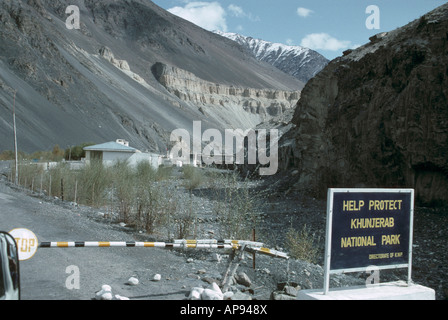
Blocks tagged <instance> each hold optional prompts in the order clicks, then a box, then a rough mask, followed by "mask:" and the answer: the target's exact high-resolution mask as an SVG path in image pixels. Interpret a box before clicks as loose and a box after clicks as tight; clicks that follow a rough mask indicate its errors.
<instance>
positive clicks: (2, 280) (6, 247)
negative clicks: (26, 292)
mask: <svg viewBox="0 0 448 320" xmlns="http://www.w3.org/2000/svg"><path fill="white" fill-rule="evenodd" d="M0 300H20V270H19V254H18V250H17V243H16V241H15V240H14V238H13V237H12V236H11V235H10V234H9V233H7V232H3V231H0Z"/></svg>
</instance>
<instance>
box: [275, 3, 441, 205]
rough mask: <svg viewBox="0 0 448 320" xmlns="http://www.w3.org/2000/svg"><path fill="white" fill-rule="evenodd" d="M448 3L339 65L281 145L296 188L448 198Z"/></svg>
mask: <svg viewBox="0 0 448 320" xmlns="http://www.w3.org/2000/svg"><path fill="white" fill-rule="evenodd" d="M447 30H448V5H447V4H445V5H443V6H441V7H439V8H437V9H435V10H434V11H432V12H430V13H428V14H426V15H425V16H423V17H421V18H420V19H418V20H416V21H413V22H411V23H409V24H408V25H406V26H404V27H402V28H399V29H396V30H394V31H391V32H389V33H382V34H379V35H377V36H375V37H372V38H371V39H370V43H368V44H366V45H364V46H362V47H360V48H358V49H356V50H353V51H348V52H345V54H344V56H343V57H340V58H337V59H335V60H333V61H332V62H331V63H330V64H329V65H328V66H327V67H326V68H325V69H324V70H323V71H322V72H321V73H319V74H318V75H317V76H316V77H315V78H313V79H311V80H310V82H308V84H307V86H306V87H305V88H304V90H303V91H302V98H301V100H300V101H299V102H298V104H297V108H296V111H295V115H294V117H293V120H292V124H293V125H294V128H293V129H291V130H290V131H289V132H288V133H287V134H286V135H284V136H283V138H282V140H281V145H282V147H281V150H280V151H279V153H280V157H281V159H280V163H279V165H280V166H281V167H282V168H283V169H290V170H298V173H299V175H298V179H297V180H294V181H290V184H293V185H294V186H295V187H296V188H297V189H302V190H307V191H309V192H311V193H313V194H315V195H324V194H326V190H327V188H328V187H354V186H368V187H410V188H415V189H416V200H417V201H419V202H420V203H425V204H435V203H438V204H440V203H446V202H448V192H447V191H448V32H447Z"/></svg>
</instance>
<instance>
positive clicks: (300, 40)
mask: <svg viewBox="0 0 448 320" xmlns="http://www.w3.org/2000/svg"><path fill="white" fill-rule="evenodd" d="M153 2H154V3H155V4H157V5H158V6H160V7H162V8H164V9H166V10H168V11H170V12H172V13H174V14H176V15H179V16H181V17H183V18H185V19H187V20H190V21H192V22H193V23H195V24H197V25H199V26H201V27H203V28H204V29H207V30H210V31H212V30H221V31H225V32H236V33H240V34H242V35H245V36H251V37H253V38H259V39H263V40H266V41H271V42H277V43H284V44H290V45H303V46H307V47H310V48H311V49H314V50H316V51H318V52H320V53H321V54H323V55H324V56H325V57H327V58H328V59H334V58H336V57H337V56H340V55H341V54H342V52H343V51H344V50H347V49H349V48H354V47H356V46H359V45H363V44H365V43H367V42H368V41H369V37H371V36H372V35H374V34H377V33H379V32H384V31H390V30H393V29H396V28H398V27H401V26H403V25H405V24H407V23H408V22H411V21H412V20H414V19H417V18H419V17H420V16H422V15H423V14H425V13H427V12H428V11H431V10H432V9H435V8H436V7H438V6H440V5H442V4H444V3H446V0H275V1H274V0H215V1H205V0H203V1H192V0H153ZM371 5H374V6H376V8H377V9H378V10H377V11H375V12H374V11H369V13H366V9H367V8H368V7H369V6H371ZM376 12H379V19H373V20H372V19H369V17H372V18H376V17H377V16H372V15H373V14H374V13H376ZM366 20H369V21H368V22H369V23H370V24H372V23H375V22H377V21H379V29H377V27H378V25H376V26H375V28H374V29H369V28H367V26H366Z"/></svg>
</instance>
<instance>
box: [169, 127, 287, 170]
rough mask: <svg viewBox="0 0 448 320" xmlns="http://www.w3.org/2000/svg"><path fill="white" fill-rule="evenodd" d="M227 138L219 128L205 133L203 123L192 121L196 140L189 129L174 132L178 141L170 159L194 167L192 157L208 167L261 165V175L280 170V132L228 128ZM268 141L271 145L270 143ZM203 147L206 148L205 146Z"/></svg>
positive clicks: (173, 138)
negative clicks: (213, 165) (245, 164)
mask: <svg viewBox="0 0 448 320" xmlns="http://www.w3.org/2000/svg"><path fill="white" fill-rule="evenodd" d="M224 131H225V132H224V137H223V135H222V133H221V131H220V130H218V129H207V130H205V131H204V132H202V123H201V121H194V122H193V139H191V136H190V133H189V132H188V131H187V130H186V129H176V130H174V131H173V132H171V137H170V140H171V142H175V145H174V147H173V148H172V149H171V152H170V156H171V157H172V159H173V160H174V161H181V162H182V163H184V164H191V156H193V158H194V159H195V160H196V161H198V162H201V161H202V162H203V163H205V164H206V165H212V164H216V165H222V164H224V163H225V164H226V165H230V164H244V163H245V161H246V160H247V164H250V165H257V164H258V165H260V169H259V173H260V175H262V176H269V175H274V174H275V173H277V169H278V138H279V134H278V130H277V129H270V130H269V133H268V130H266V129H257V130H254V129H247V130H242V129H225V130H224ZM268 139H269V145H267V140H268ZM203 145H204V147H203Z"/></svg>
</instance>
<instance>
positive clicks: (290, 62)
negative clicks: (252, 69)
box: [215, 31, 329, 83]
mask: <svg viewBox="0 0 448 320" xmlns="http://www.w3.org/2000/svg"><path fill="white" fill-rule="evenodd" d="M215 32H216V33H217V34H219V35H222V36H223V37H226V38H229V39H231V40H233V41H235V42H237V43H239V44H240V45H242V46H243V47H245V48H246V49H248V50H249V52H252V54H253V55H254V56H255V57H256V58H257V59H258V60H260V61H264V62H267V63H269V64H271V65H273V66H274V67H276V68H278V69H280V70H282V71H284V72H286V73H287V74H290V75H292V76H293V77H296V78H297V79H299V80H300V81H303V82H305V83H306V82H308V80H310V79H311V78H312V77H314V76H315V75H316V74H317V73H319V72H320V71H321V70H322V69H323V68H324V67H325V66H326V65H327V64H328V62H329V61H328V59H327V58H325V57H324V56H322V55H321V54H320V53H318V52H316V51H314V50H311V49H308V48H304V47H301V46H288V45H285V44H280V43H272V42H269V41H265V40H261V39H254V38H252V37H246V36H243V35H240V34H237V33H226V32H221V31H215Z"/></svg>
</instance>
